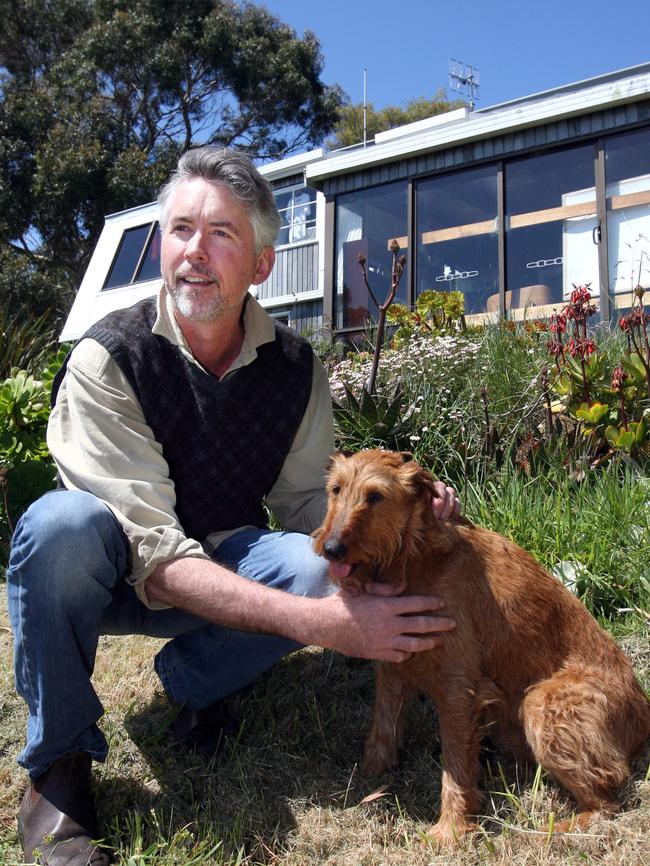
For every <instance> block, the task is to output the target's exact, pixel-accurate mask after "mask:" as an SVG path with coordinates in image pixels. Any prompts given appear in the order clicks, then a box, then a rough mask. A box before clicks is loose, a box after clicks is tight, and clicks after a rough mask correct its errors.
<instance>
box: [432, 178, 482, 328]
mask: <svg viewBox="0 0 650 866" xmlns="http://www.w3.org/2000/svg"><path fill="white" fill-rule="evenodd" d="M416 214H417V216H416V237H417V269H416V293H417V294H418V295H419V294H421V293H422V292H424V291H427V290H430V289H435V290H436V291H452V290H458V291H461V292H462V293H463V294H464V296H465V313H467V314H471V313H480V312H484V311H485V310H486V309H487V305H488V300H489V298H490V297H493V296H495V297H496V298H497V309H498V249H497V170H496V167H495V166H487V167H485V168H479V169H470V170H468V171H464V172H462V173H461V172H457V173H455V174H453V175H443V176H441V177H435V178H430V179H428V180H425V181H422V182H420V183H419V184H418V186H417V207H416Z"/></svg>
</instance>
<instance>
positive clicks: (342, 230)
mask: <svg viewBox="0 0 650 866" xmlns="http://www.w3.org/2000/svg"><path fill="white" fill-rule="evenodd" d="M406 233H407V186H406V183H405V182H398V183H392V184H388V185H386V186H382V187H376V188H374V189H367V190H363V191H361V192H355V193H346V194H345V195H341V196H339V197H338V199H337V208H336V326H337V328H360V329H361V328H363V327H365V325H366V322H367V320H368V318H369V316H372V317H374V318H376V316H377V307H376V305H375V304H374V303H373V301H372V299H371V298H370V296H369V295H368V289H367V288H366V286H365V283H364V281H363V275H362V272H361V267H360V266H359V255H360V254H363V255H364V256H365V258H366V268H367V271H368V281H369V283H370V285H371V287H372V290H373V292H374V294H375V297H376V298H377V299H378V301H379V302H380V303H382V302H383V300H384V298H385V297H386V296H387V294H388V291H389V289H390V282H391V268H392V253H391V252H390V249H389V247H390V243H391V241H392V240H393V239H394V238H395V239H397V241H398V243H399V245H400V247H401V248H405V247H406V245H407V238H406ZM407 270H408V268H405V269H404V274H403V276H402V279H401V282H400V285H399V289H398V293H397V297H396V300H399V301H401V302H402V303H404V302H405V301H406V297H407V295H406V293H407V288H406V287H407V285H408V273H407Z"/></svg>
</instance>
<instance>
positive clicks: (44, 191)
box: [0, 0, 343, 304]
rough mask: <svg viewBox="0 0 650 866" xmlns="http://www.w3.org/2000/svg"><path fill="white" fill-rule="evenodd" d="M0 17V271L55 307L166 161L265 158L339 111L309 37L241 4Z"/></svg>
mask: <svg viewBox="0 0 650 866" xmlns="http://www.w3.org/2000/svg"><path fill="white" fill-rule="evenodd" d="M0 17H1V20H2V25H1V29H0V247H2V249H0V259H2V260H3V261H5V262H7V261H10V260H14V261H15V260H16V257H18V259H22V260H23V261H24V262H25V263H26V265H24V266H23V267H21V268H20V269H18V271H17V273H19V274H20V277H19V278H20V279H21V280H23V281H26V283H27V287H26V289H25V291H26V292H29V290H30V288H29V287H30V285H31V281H32V280H33V282H34V288H35V289H36V288H38V289H40V290H42V286H43V284H48V283H51V285H52V286H54V285H57V286H59V287H60V293H59V294H57V293H56V292H54V291H53V292H52V296H53V298H55V299H56V300H57V301H58V302H59V303H63V304H65V303H66V302H67V300H69V299H70V298H71V296H72V294H73V292H74V290H75V289H76V287H77V286H78V284H79V281H80V280H81V277H82V275H83V272H84V270H85V268H86V265H87V263H88V260H89V257H90V254H91V253H92V250H93V248H94V245H95V243H96V240H97V237H98V235H99V232H100V231H101V228H102V225H103V218H104V215H105V214H106V213H111V212H115V211H118V210H122V209H124V208H126V207H131V206H134V205H137V204H141V203H143V202H146V201H151V200H152V199H153V198H154V197H155V194H156V192H157V190H158V188H159V186H160V185H161V183H162V182H163V181H164V179H165V178H166V177H167V176H168V175H169V172H170V170H171V169H172V167H173V166H174V165H175V163H176V161H177V158H178V156H179V154H180V153H182V152H184V151H185V150H187V149H188V148H190V147H192V146H195V145H197V144H208V143H209V144H218V145H223V146H234V147H238V148H242V149H245V150H247V151H248V152H249V153H250V154H251V155H252V156H254V157H260V158H262V157H266V158H280V157H282V156H285V155H286V154H288V153H290V152H291V151H293V150H295V149H297V148H302V147H305V146H314V145H317V144H319V143H321V142H322V140H323V139H324V137H325V136H326V135H327V134H328V133H329V132H331V130H332V128H333V125H334V123H335V121H336V118H337V116H338V111H339V108H340V106H341V104H342V101H343V94H342V92H341V90H340V88H338V87H328V86H326V85H325V84H323V82H322V81H321V79H320V76H321V72H322V66H323V60H322V56H321V53H320V46H319V43H318V40H317V38H316V37H315V36H314V34H313V33H310V32H307V33H305V34H304V36H303V37H302V38H299V37H298V36H296V34H295V32H294V31H293V30H292V29H291V28H289V27H288V26H286V25H285V24H283V23H282V22H280V21H279V20H278V19H277V18H275V17H274V16H272V15H271V14H270V13H269V12H268V11H267V10H265V9H264V8H262V7H258V6H255V5H252V4H249V3H243V4H241V3H237V2H233V0H191V2H189V3H188V2H187V0H183V2H181V0H139V2H138V3H133V2H130V0H0ZM50 277H51V279H50ZM6 283H8V284H12V280H11V279H9V280H8V281H6ZM21 288H22V287H21ZM0 291H2V284H0ZM24 293H25V292H22V294H23V295H24ZM61 293H62V294H61ZM1 301H2V298H0V302H1Z"/></svg>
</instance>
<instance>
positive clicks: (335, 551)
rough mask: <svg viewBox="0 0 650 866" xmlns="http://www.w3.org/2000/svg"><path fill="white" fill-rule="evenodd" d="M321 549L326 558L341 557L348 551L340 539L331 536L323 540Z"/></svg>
mask: <svg viewBox="0 0 650 866" xmlns="http://www.w3.org/2000/svg"><path fill="white" fill-rule="evenodd" d="M323 550H324V551H325V556H326V557H327V558H328V559H343V557H344V556H345V554H346V553H347V552H348V549H347V547H346V545H345V544H343V542H342V541H338V540H337V539H333V538H330V539H328V540H327V541H326V542H325V544H324V545H323Z"/></svg>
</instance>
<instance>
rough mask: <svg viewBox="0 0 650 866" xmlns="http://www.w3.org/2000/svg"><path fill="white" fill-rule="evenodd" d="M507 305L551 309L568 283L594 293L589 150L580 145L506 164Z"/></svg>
mask: <svg viewBox="0 0 650 866" xmlns="http://www.w3.org/2000/svg"><path fill="white" fill-rule="evenodd" d="M505 197H506V217H507V219H506V309H512V310H516V309H520V310H522V309H524V308H530V307H544V306H548V309H546V310H543V311H541V312H543V313H544V314H546V315H547V314H548V313H550V312H551V309H550V308H552V307H553V306H558V305H560V304H562V303H563V302H564V301H566V300H568V297H569V295H570V293H571V291H572V289H573V285H574V284H575V285H583V284H586V283H590V284H591V291H592V295H594V296H597V295H598V286H599V280H598V247H597V246H596V244H595V243H594V230H595V228H596V226H597V220H596V187H595V180H594V149H593V146H592V145H581V146H580V147H575V148H571V149H567V150H564V151H561V152H556V153H550V154H544V155H542V156H532V157H527V158H525V159H521V160H517V161H515V162H511V163H508V164H507V165H506V166H505Z"/></svg>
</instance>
